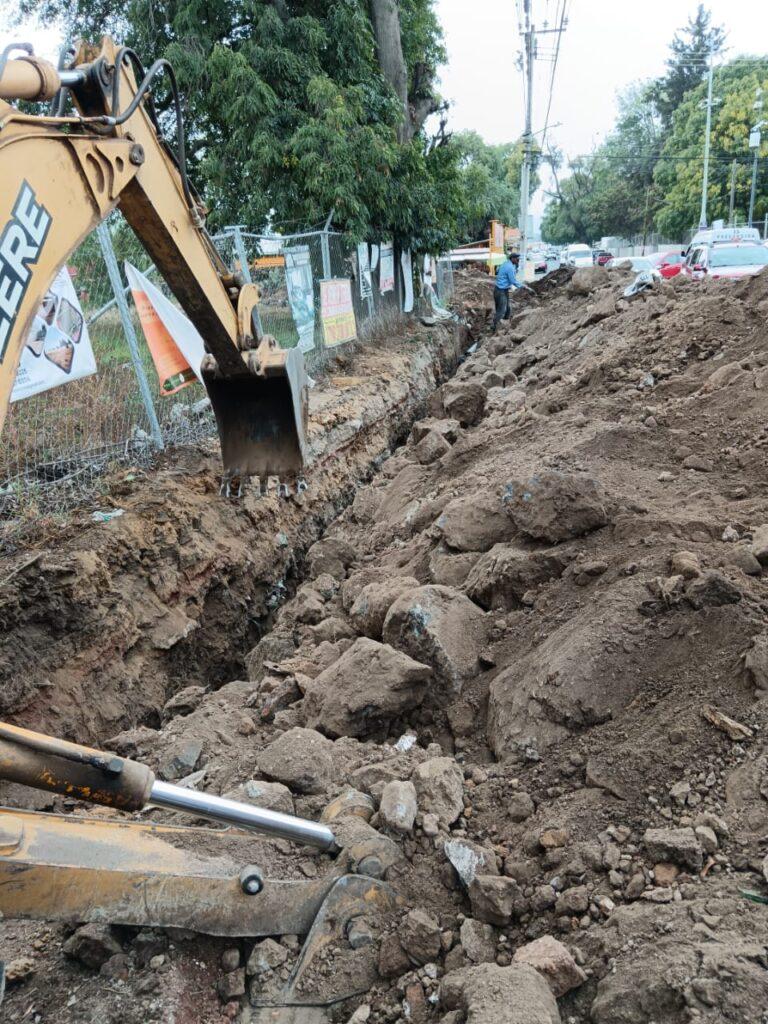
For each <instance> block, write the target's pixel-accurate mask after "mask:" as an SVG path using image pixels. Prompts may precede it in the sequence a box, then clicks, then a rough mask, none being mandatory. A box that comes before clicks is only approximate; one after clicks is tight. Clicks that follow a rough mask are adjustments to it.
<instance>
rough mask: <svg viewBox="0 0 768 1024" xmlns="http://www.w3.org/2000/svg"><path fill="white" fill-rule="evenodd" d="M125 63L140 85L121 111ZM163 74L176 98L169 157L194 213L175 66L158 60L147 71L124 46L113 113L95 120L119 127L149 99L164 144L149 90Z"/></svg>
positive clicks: (150, 112) (114, 86)
mask: <svg viewBox="0 0 768 1024" xmlns="http://www.w3.org/2000/svg"><path fill="white" fill-rule="evenodd" d="M125 61H129V62H130V64H131V65H132V66H133V69H134V71H135V72H137V80H138V81H139V85H138V87H137V89H136V93H135V94H134V96H133V99H132V100H131V102H130V103H129V104H128V106H127V107H126V109H125V110H123V111H121V110H120V70H121V68H122V66H123V64H124V62H125ZM162 73H165V75H166V77H167V79H168V83H169V85H170V89H171V96H172V99H173V107H174V116H175V120H176V152H175V153H174V152H173V150H171V149H170V147H168V146H167V145H166V148H167V150H168V152H169V153H170V155H171V156H172V157H173V158H174V160H175V161H176V165H177V167H178V171H179V176H180V177H181V187H182V190H183V192H184V198H185V200H186V202H187V206H188V207H189V209H190V210H191V211H193V212H196V211H197V203H196V201H195V199H194V197H193V195H192V189H191V188H190V185H189V177H188V175H187V153H186V146H185V142H184V112H183V110H182V106H181V96H180V94H179V86H178V82H177V81H176V72H175V71H174V70H173V65H172V64H170V62H169V61H167V60H165V59H164V58H160V59H159V60H156V61H155V62H154V64H152V65H151V67H150V68H149V70H148V71H145V70H144V65H143V64H142V62H141V59H140V58H139V56H138V54H137V53H136V52H135V51H134V50H132V49H131V48H130V47H129V46H121V47H120V49H119V50H118V51H117V55H116V57H115V65H114V70H113V79H112V102H111V107H110V114H109V115H105V116H104V117H102V118H94V120H96V121H97V122H98V121H101V122H102V123H105V124H109V125H111V126H115V127H116V126H118V125H121V124H125V122H126V121H127V120H128V119H129V118H130V117H132V116H133V114H134V113H135V112H136V110H137V109H138V107H139V104H140V103H141V102H142V100H144V99H145V97H146V102H145V104H144V106H145V109H146V111H147V114H148V116H149V118H150V121H151V122H152V124H153V125H154V127H155V130H156V131H157V134H158V137H159V138H160V140H161V141H162V142H163V144H165V140H164V139H163V135H162V131H161V129H160V123H159V121H158V117H157V111H156V109H155V104H154V100H153V98H152V95H151V93H149V87H150V86H151V85H152V82H153V81H154V80H155V79H156V78H157V77H158V76H159V75H160V74H162Z"/></svg>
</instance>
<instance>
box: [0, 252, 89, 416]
mask: <svg viewBox="0 0 768 1024" xmlns="http://www.w3.org/2000/svg"><path fill="white" fill-rule="evenodd" d="M93 373H96V359H95V357H94V354H93V349H92V348H91V339H90V336H89V334H88V327H87V325H86V323H85V317H84V316H83V311H82V309H81V307H80V302H79V300H78V298H77V294H76V292H75V288H74V285H73V284H72V278H71V276H70V273H69V271H68V270H67V268H66V267H62V268H61V270H60V271H59V272H58V274H57V275H56V277H55V278H54V280H53V284H52V285H51V287H50V288H49V289H48V291H47V293H46V295H45V297H44V298H43V301H42V304H41V306H40V309H39V310H38V311H37V314H36V316H35V319H34V320H33V321H32V327H31V329H30V331H29V334H28V335H27V338H26V341H25V342H24V347H23V348H22V350H21V358H20V359H19V368H18V370H17V371H16V381H15V383H14V385H13V390H12V391H11V401H12V402H18V401H19V399H21V398H29V397H30V395H38V394H40V392H41V391H48V390H49V389H50V388H55V387H58V386H59V384H67V383H68V382H69V381H71V380H79V379H80V378H81V377H90V376H91V374H93Z"/></svg>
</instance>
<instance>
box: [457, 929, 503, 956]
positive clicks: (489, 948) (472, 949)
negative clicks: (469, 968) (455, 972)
mask: <svg viewBox="0 0 768 1024" xmlns="http://www.w3.org/2000/svg"><path fill="white" fill-rule="evenodd" d="M459 939H460V940H461V946H462V949H463V950H464V952H465V953H466V955H467V956H468V957H469V959H470V960H471V961H472V963H473V964H490V963H494V962H495V961H496V929H495V928H494V927H493V925H492V924H488V923H487V922H486V921H475V919H474V918H472V917H467V918H465V919H464V921H462V923H461V927H460V928H459Z"/></svg>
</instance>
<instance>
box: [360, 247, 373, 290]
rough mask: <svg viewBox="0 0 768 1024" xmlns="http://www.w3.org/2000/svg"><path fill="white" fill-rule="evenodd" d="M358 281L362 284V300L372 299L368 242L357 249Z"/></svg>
mask: <svg viewBox="0 0 768 1024" xmlns="http://www.w3.org/2000/svg"><path fill="white" fill-rule="evenodd" d="M357 279H358V281H359V282H360V298H361V299H370V297H371V296H372V295H373V284H372V283H371V262H370V258H369V256H368V243H367V242H361V243H360V244H359V245H358V247H357Z"/></svg>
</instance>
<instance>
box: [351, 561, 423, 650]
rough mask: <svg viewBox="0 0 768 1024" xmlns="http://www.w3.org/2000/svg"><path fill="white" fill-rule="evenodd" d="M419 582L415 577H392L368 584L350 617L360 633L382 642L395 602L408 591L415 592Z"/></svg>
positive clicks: (352, 608)
mask: <svg viewBox="0 0 768 1024" xmlns="http://www.w3.org/2000/svg"><path fill="white" fill-rule="evenodd" d="M418 586H419V581H418V580H417V579H414V577H413V576H392V577H390V578H388V579H385V580H381V581H376V582H373V583H369V584H367V585H366V586H365V587H363V589H362V590H361V591H360V593H359V594H358V596H357V599H356V600H355V603H354V604H353V605H352V607H351V608H350V610H349V617H350V619H351V620H352V623H353V625H354V627H355V629H356V630H357V631H358V633H362V634H363V636H369V637H371V639H373V640H381V631H382V629H383V627H384V619H385V618H386V617H387V612H388V611H389V609H390V607H391V606H392V604H393V603H394V602H395V600H396V599H397V598H398V597H400V595H401V594H404V593H405V591H406V590H414V589H415V588H416V587H418Z"/></svg>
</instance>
